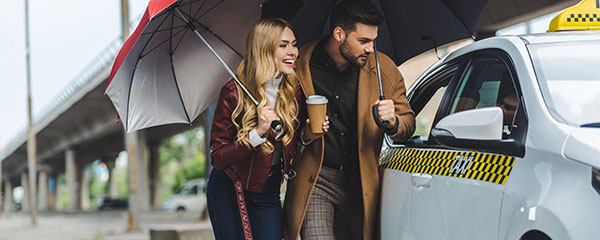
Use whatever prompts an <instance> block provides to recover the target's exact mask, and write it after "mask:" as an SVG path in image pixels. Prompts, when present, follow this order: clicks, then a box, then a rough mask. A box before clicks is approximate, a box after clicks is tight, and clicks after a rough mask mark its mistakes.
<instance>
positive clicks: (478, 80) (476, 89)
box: [449, 57, 519, 138]
mask: <svg viewBox="0 0 600 240" xmlns="http://www.w3.org/2000/svg"><path fill="white" fill-rule="evenodd" d="M513 82H514V81H513V79H512V75H511V73H510V71H509V69H508V67H507V65H506V63H505V62H504V61H503V60H502V59H500V58H497V57H477V58H474V59H473V60H472V61H471V63H470V64H469V65H468V66H467V68H466V70H465V74H464V76H463V79H462V81H461V82H460V85H459V88H458V91H457V94H456V97H455V98H454V100H453V101H452V104H451V109H450V112H449V114H452V113H457V112H461V111H465V110H471V109H479V108H486V107H500V108H501V109H502V112H503V115H504V119H503V136H504V137H503V138H507V137H508V135H510V129H511V126H512V125H513V121H514V116H515V112H516V110H517V107H518V104H519V97H518V94H517V91H516V89H515V84H514V83H513Z"/></svg>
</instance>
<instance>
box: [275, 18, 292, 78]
mask: <svg viewBox="0 0 600 240" xmlns="http://www.w3.org/2000/svg"><path fill="white" fill-rule="evenodd" d="M297 57H298V47H296V36H294V32H292V29H290V28H288V27H286V28H285V29H284V30H283V34H281V40H280V41H279V44H278V45H277V48H276V49H275V60H276V61H277V62H278V65H277V66H278V70H279V72H280V73H283V74H285V75H288V74H292V73H293V72H294V68H293V67H294V62H296V58H297Z"/></svg>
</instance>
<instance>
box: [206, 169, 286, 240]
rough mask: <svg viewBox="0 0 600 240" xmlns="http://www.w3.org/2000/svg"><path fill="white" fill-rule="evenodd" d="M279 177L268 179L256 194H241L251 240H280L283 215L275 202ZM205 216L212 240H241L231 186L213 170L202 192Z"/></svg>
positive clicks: (245, 192) (276, 201)
mask: <svg viewBox="0 0 600 240" xmlns="http://www.w3.org/2000/svg"><path fill="white" fill-rule="evenodd" d="M280 184H281V173H279V171H277V173H275V174H273V175H271V176H269V177H268V178H267V182H266V183H265V185H264V186H263V191H262V192H260V193H255V192H250V191H244V196H245V197H246V205H247V206H248V215H249V217H250V227H251V228H252V237H254V239H261V240H262V239H266V240H268V239H276V240H281V238H282V236H283V212H282V210H281V203H280V201H279V186H280ZM206 197H207V202H208V215H209V217H210V222H211V224H212V227H213V231H214V234H215V238H216V239H217V240H220V239H227V240H229V239H244V231H243V230H242V221H241V219H240V212H239V208H238V204H237V201H236V197H235V190H234V189H233V182H232V181H231V179H229V177H228V176H227V174H226V173H225V172H224V171H222V170H218V169H213V170H212V172H211V173H210V177H209V180H208V188H207V192H206Z"/></svg>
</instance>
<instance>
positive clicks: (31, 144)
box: [25, 0, 37, 226]
mask: <svg viewBox="0 0 600 240" xmlns="http://www.w3.org/2000/svg"><path fill="white" fill-rule="evenodd" d="M30 53H31V51H30V48H29V0H25V66H26V72H27V73H26V75H27V116H28V119H29V127H28V129H27V135H28V137H29V140H28V141H27V165H28V170H29V187H28V189H29V196H28V198H27V199H28V200H29V201H28V202H29V217H30V218H31V225H32V226H35V225H36V222H37V221H36V218H37V204H36V198H37V197H36V192H37V191H36V189H37V188H36V181H37V166H36V165H37V159H36V158H37V156H36V155H37V154H36V139H35V132H34V131H33V116H32V114H31V59H30Z"/></svg>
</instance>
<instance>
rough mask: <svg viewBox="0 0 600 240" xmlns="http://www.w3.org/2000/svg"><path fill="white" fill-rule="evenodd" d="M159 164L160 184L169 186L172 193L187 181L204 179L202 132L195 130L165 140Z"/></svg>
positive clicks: (201, 130) (198, 129)
mask: <svg viewBox="0 0 600 240" xmlns="http://www.w3.org/2000/svg"><path fill="white" fill-rule="evenodd" d="M160 162H161V179H163V181H161V183H162V184H163V185H164V186H170V190H171V192H172V193H178V192H179V191H180V190H181V189H182V188H183V185H184V184H185V182H187V181H188V180H191V179H195V178H203V177H205V174H206V173H205V164H206V157H205V156H204V130H203V129H202V128H197V129H193V130H190V131H187V132H184V133H181V134H179V135H176V136H173V137H171V138H168V139H165V140H164V141H163V142H162V144H161V146H160ZM173 165H176V167H174V166H173ZM163 168H166V169H164V171H163ZM173 180H174V181H173Z"/></svg>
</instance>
